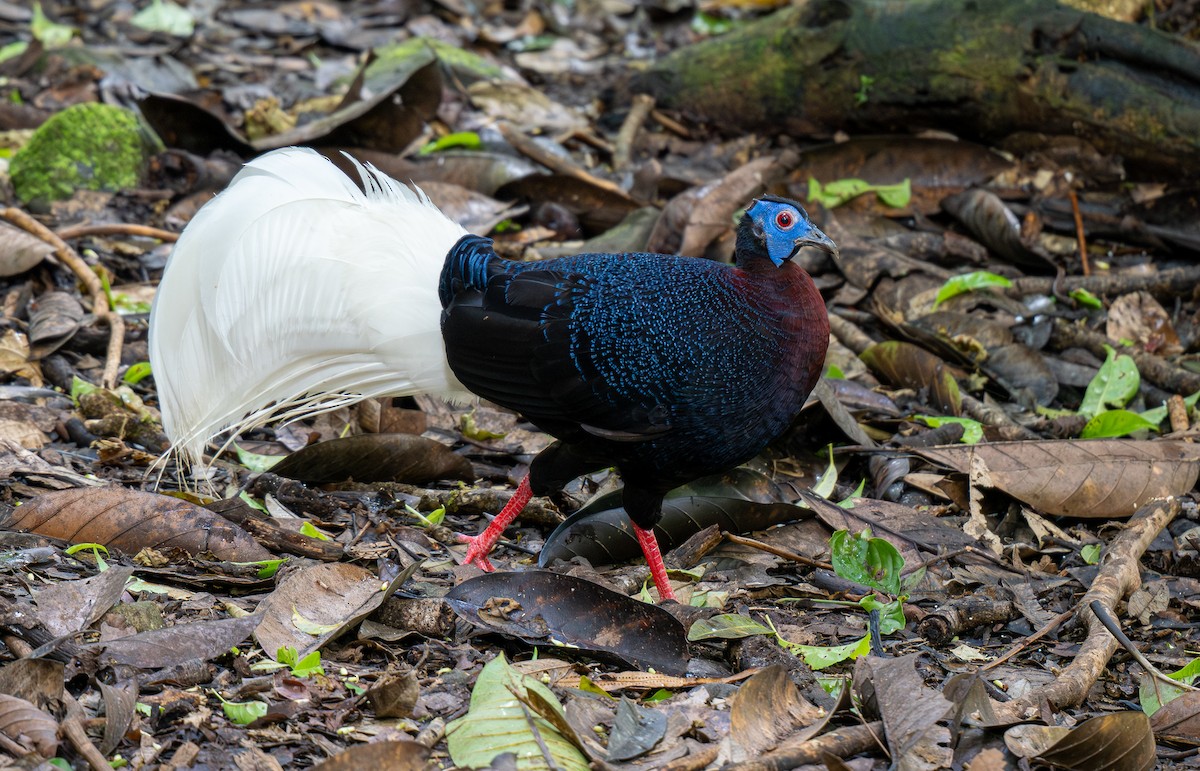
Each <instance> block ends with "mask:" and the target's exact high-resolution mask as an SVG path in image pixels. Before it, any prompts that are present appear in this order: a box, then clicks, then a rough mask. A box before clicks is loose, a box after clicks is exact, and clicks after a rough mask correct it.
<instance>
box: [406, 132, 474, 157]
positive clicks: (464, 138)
mask: <svg viewBox="0 0 1200 771" xmlns="http://www.w3.org/2000/svg"><path fill="white" fill-rule="evenodd" d="M481 147H483V142H482V141H481V140H480V139H479V135H478V134H476V133H475V132H474V131H456V132H454V133H453V134H447V135H446V136H444V137H438V138H437V139H435V140H433V141H432V142H430V143H428V144H426V145H425V146H424V147H422V148H421V151H420V153H419V155H429V154H430V153H438V152H441V151H442V150H451V149H455V148H459V149H465V150H478V149H479V148H481Z"/></svg>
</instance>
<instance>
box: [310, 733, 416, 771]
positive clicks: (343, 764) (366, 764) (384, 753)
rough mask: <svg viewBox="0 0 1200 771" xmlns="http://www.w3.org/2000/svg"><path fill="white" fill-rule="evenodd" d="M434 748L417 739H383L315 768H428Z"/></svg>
mask: <svg viewBox="0 0 1200 771" xmlns="http://www.w3.org/2000/svg"><path fill="white" fill-rule="evenodd" d="M429 753H430V749H429V748H428V747H426V746H425V745H423V744H417V743H416V742H414V741H405V740H401V741H380V742H374V743H372V744H359V745H357V746H355V747H351V748H350V749H348V750H346V751H345V752H339V753H338V754H337V755H334V756H333V757H332V758H330V759H329V760H326V761H324V762H322V763H319V764H317V765H315V766H313V771H358V770H359V769H362V768H386V769H389V771H424V770H425V769H426V768H428V767H429V765H428V763H427V760H428V758H429Z"/></svg>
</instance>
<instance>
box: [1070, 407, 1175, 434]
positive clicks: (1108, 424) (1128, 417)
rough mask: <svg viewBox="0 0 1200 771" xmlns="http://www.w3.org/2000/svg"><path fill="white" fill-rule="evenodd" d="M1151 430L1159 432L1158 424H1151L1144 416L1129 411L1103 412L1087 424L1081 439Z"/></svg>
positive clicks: (1081, 432)
mask: <svg viewBox="0 0 1200 771" xmlns="http://www.w3.org/2000/svg"><path fill="white" fill-rule="evenodd" d="M1145 429H1150V430H1151V431H1157V430H1158V424H1157V423H1151V422H1150V421H1149V420H1146V418H1145V417H1143V416H1142V415H1139V414H1137V413H1136V412H1130V411H1129V410H1109V411H1108V412H1101V413H1100V414H1099V415H1097V416H1096V417H1094V418H1092V419H1091V420H1089V421H1088V422H1087V425H1085V426H1084V427H1083V430H1082V431H1080V432H1079V438H1080V439H1105V438H1109V439H1111V438H1112V437H1117V436H1126V435H1128V434H1132V433H1133V432H1134V431H1143V430H1145Z"/></svg>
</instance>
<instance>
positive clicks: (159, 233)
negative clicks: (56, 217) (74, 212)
mask: <svg viewBox="0 0 1200 771" xmlns="http://www.w3.org/2000/svg"><path fill="white" fill-rule="evenodd" d="M55 232H56V233H57V234H58V237H59V238H61V239H62V240H64V241H69V240H71V239H72V238H83V237H84V236H138V237H140V238H154V239H157V240H159V241H166V242H168V243H175V242H176V241H178V240H179V234H178V233H173V232H171V231H170V230H163V229H162V228H152V227H150V226H149V225H133V224H130V223H125V222H114V223H107V224H91V225H71V226H70V227H65V228H60V229H59V230H57V231H55Z"/></svg>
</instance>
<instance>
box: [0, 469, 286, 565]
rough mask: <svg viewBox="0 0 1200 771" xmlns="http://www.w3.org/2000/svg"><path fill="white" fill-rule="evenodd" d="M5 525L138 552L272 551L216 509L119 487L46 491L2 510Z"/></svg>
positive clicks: (238, 555) (0, 521) (260, 556)
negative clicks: (147, 550) (148, 549)
mask: <svg viewBox="0 0 1200 771" xmlns="http://www.w3.org/2000/svg"><path fill="white" fill-rule="evenodd" d="M0 529H7V530H25V531H29V532H34V533H39V534H41V535H45V536H49V537H51V538H61V539H63V540H65V541H69V542H71V543H99V544H104V545H105V546H110V547H115V548H118V549H121V550H122V551H124V552H126V553H127V554H137V553H138V552H139V551H141V550H142V549H143V548H145V547H151V548H154V549H159V550H167V549H182V550H184V551H186V552H187V553H189V554H194V555H203V554H212V555H213V556H214V557H216V558H217V559H222V560H230V561H234V562H253V561H256V560H265V559H270V558H271V557H272V556H274V555H272V554H271V553H270V552H268V551H267V550H266V549H264V548H263V547H262V546H259V545H258V543H257V542H256V541H255V540H254V539H253V538H251V537H250V535H249V534H248V533H246V531H245V530H242V529H241V528H240V527H237V526H236V525H233V524H231V523H229V522H228V521H226V520H225V519H222V518H221V517H219V516H217V515H216V514H214V513H213V512H211V511H208V510H206V509H203V508H201V507H199V506H196V505H195V504H191V503H188V502H187V501H182V500H180V499H178V498H172V497H170V496H166V495H155V494H154V493H143V492H138V491H136V490H126V489H123V488H118V487H102V488H75V489H71V490H59V491H56V492H51V493H44V494H43V495H39V496H37V497H36V498H32V499H30V500H28V501H26V502H25V503H24V504H23V505H22V506H19V507H17V508H16V509H14V510H12V511H11V512H6V513H0Z"/></svg>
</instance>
